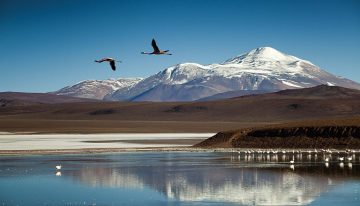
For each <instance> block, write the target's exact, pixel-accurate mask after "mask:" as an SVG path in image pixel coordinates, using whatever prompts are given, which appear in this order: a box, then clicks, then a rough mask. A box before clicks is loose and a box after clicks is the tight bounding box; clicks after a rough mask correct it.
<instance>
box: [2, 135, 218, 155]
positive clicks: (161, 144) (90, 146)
mask: <svg viewBox="0 0 360 206" xmlns="http://www.w3.org/2000/svg"><path fill="white" fill-rule="evenodd" d="M213 135H214V133H150V134H149V133H131V134H124V133H122V134H4V133H3V134H2V135H0V153H1V154H10V153H14V154H16V153H34V152H35V153H39V152H41V151H43V152H45V153H48V152H62V151H64V152H65V153H68V152H76V151H77V150H78V152H92V151H98V152H99V151H108V150H109V151H111V150H127V149H134V150H135V149H149V148H175V147H189V146H191V145H194V144H196V143H199V142H201V141H203V140H204V139H207V138H209V137H211V136H213ZM36 151H37V152H36Z"/></svg>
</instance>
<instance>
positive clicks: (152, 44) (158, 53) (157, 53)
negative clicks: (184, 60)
mask: <svg viewBox="0 0 360 206" xmlns="http://www.w3.org/2000/svg"><path fill="white" fill-rule="evenodd" d="M151 46H152V47H153V49H154V51H153V52H151V53H150V52H141V54H149V55H152V54H155V55H162V54H166V55H172V54H170V53H168V52H169V50H164V51H162V50H160V49H159V47H158V46H157V45H156V41H155V39H152V41H151Z"/></svg>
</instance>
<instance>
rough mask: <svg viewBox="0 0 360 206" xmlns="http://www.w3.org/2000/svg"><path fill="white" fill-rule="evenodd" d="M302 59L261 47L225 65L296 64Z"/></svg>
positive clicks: (232, 59)
mask: <svg viewBox="0 0 360 206" xmlns="http://www.w3.org/2000/svg"><path fill="white" fill-rule="evenodd" d="M300 60H301V59H299V58H297V57H294V56H291V55H287V54H284V53H282V52H280V51H278V50H276V49H274V48H271V47H259V48H256V49H253V50H251V51H250V52H248V53H245V54H242V55H239V56H237V57H234V58H231V59H228V60H226V61H225V62H224V63H223V64H241V63H253V62H255V61H256V62H280V61H281V62H295V61H300Z"/></svg>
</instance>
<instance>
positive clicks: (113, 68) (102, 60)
mask: <svg viewBox="0 0 360 206" xmlns="http://www.w3.org/2000/svg"><path fill="white" fill-rule="evenodd" d="M95 62H97V63H101V62H109V64H110V67H111V69H112V70H113V71H115V70H116V66H115V62H120V63H121V61H116V60H115V59H113V58H109V57H107V58H102V59H100V60H95Z"/></svg>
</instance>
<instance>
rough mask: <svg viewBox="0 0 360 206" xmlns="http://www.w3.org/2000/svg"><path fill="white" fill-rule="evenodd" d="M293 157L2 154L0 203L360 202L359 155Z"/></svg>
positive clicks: (240, 203)
mask: <svg viewBox="0 0 360 206" xmlns="http://www.w3.org/2000/svg"><path fill="white" fill-rule="evenodd" d="M341 156H345V155H341ZM294 157H295V164H294V165H293V166H292V165H291V164H289V163H288V162H289V160H290V159H292V155H282V154H280V155H262V156H260V155H259V156H252V155H250V156H245V155H244V154H242V155H241V156H239V155H238V154H237V153H216V152H213V153H206V152H204V153H196V152H194V153H191V152H168V153H167V152H149V153H118V154H94V155H61V156H59V155H56V156H52V155H47V156H25V157H24V156H10V157H9V156H2V157H0V205H150V206H151V205H360V164H359V155H357V156H353V159H352V160H351V163H350V162H349V161H347V160H345V161H344V162H343V163H340V162H339V161H338V160H337V156H336V155H332V157H331V160H330V162H329V163H328V164H325V163H324V161H323V158H324V156H323V155H317V156H315V155H311V156H308V155H307V154H306V155H305V154H304V155H302V156H297V155H295V156H294ZM57 164H61V165H62V167H63V168H62V169H61V171H60V172H56V170H55V165H57Z"/></svg>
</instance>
